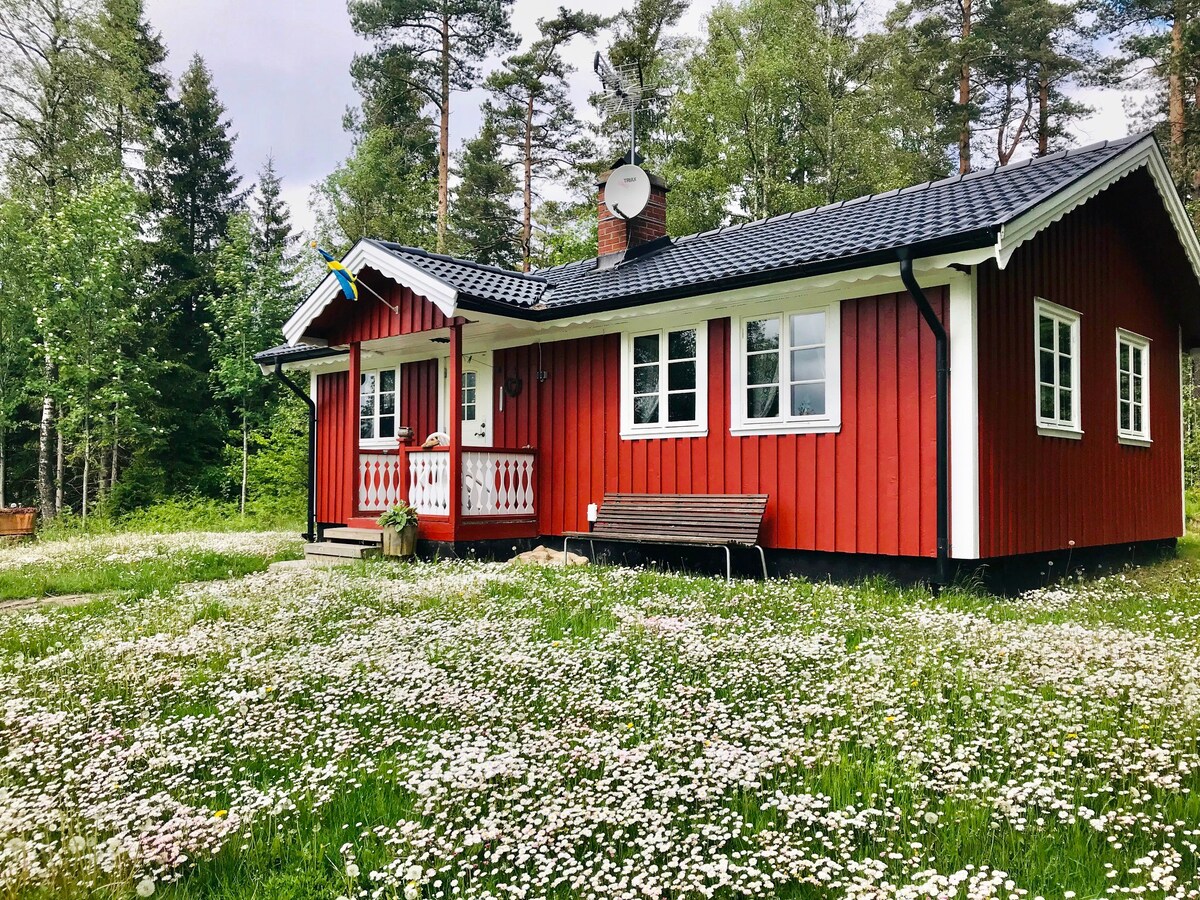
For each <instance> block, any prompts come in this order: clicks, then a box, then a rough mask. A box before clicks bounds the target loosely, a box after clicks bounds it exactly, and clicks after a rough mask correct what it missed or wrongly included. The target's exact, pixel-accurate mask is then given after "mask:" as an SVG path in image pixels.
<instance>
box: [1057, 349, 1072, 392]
mask: <svg viewBox="0 0 1200 900" xmlns="http://www.w3.org/2000/svg"><path fill="white" fill-rule="evenodd" d="M1058 384H1059V386H1060V387H1074V385H1073V384H1071V357H1069V356H1059V357H1058Z"/></svg>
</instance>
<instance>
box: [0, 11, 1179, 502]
mask: <svg viewBox="0 0 1200 900" xmlns="http://www.w3.org/2000/svg"><path fill="white" fill-rule="evenodd" d="M631 4H632V5H631V6H629V7H628V8H626V9H624V10H622V11H620V12H619V13H618V14H616V15H613V16H611V17H608V16H601V15H598V14H595V13H593V12H591V11H590V10H589V9H587V8H580V9H572V8H567V7H558V8H553V9H550V8H548V9H547V10H546V14H545V15H544V16H543V17H542V18H540V19H538V21H537V26H536V29H535V33H533V34H531V35H526V36H525V38H524V39H522V38H521V37H519V36H518V34H517V33H516V31H515V30H514V27H513V2H512V0H350V3H349V4H348V6H346V7H343V6H342V5H341V2H340V0H330V4H329V5H330V9H329V11H328V15H329V16H348V17H349V22H350V24H351V26H352V28H353V30H354V31H355V33H356V34H357V35H359V36H360V37H361V38H362V39H363V46H364V48H365V49H364V50H363V52H361V53H359V54H357V55H356V56H355V57H354V58H353V60H352V61H350V75H351V77H352V80H353V83H354V86H355V90H356V92H357V95H358V102H357V103H356V104H354V105H353V106H352V107H351V108H349V109H347V110H346V111H345V115H344V117H343V127H344V128H345V129H346V131H347V133H348V134H349V136H350V139H351V148H352V149H351V152H350V154H349V155H348V157H347V158H346V159H344V160H343V161H342V162H341V163H340V164H338V165H337V166H336V167H335V168H334V169H333V171H331V172H329V173H328V175H327V177H324V178H323V179H321V180H320V181H319V182H318V183H317V184H316V185H315V187H313V189H312V191H311V195H310V197H309V209H307V210H302V211H301V212H302V215H301V217H300V218H302V219H303V220H304V221H305V222H306V223H311V226H310V227H309V228H306V229H304V232H303V233H301V229H299V228H297V227H296V225H295V224H294V221H293V216H292V211H291V210H290V209H289V207H288V204H287V203H286V202H285V201H284V183H283V178H282V176H281V174H280V172H279V171H278V167H277V165H276V163H275V161H274V160H273V159H272V158H270V157H268V158H266V159H263V160H262V161H261V164H260V165H259V166H258V168H257V170H256V171H255V172H253V173H244V172H239V171H238V170H237V168H236V166H235V162H234V147H235V141H236V128H235V124H236V123H234V122H232V121H231V120H230V117H229V115H228V114H227V112H226V109H225V107H224V105H223V104H222V101H221V98H220V97H219V96H218V92H217V90H216V87H215V84H214V78H213V73H212V72H211V71H210V69H209V67H208V65H207V64H206V62H205V60H204V59H203V58H202V57H200V56H198V55H197V56H194V57H193V58H192V59H191V60H190V62H189V64H188V65H187V66H186V68H185V69H183V70H182V74H180V75H179V77H177V78H173V77H171V75H170V74H169V72H170V67H169V65H168V52H169V48H168V47H167V46H166V45H165V42H164V40H163V38H162V36H161V35H160V33H159V32H158V30H157V29H156V28H155V25H154V23H153V21H151V19H150V17H149V15H148V12H147V8H146V6H145V3H144V0H0V506H6V505H10V504H13V503H17V504H29V505H34V506H37V507H38V508H39V510H40V513H41V515H42V517H43V519H55V518H57V519H59V521H60V522H61V521H81V522H88V521H90V522H91V523H102V522H110V521H112V520H113V519H116V518H119V517H122V516H128V515H130V514H131V513H133V512H135V511H138V510H144V509H146V508H148V507H153V506H155V505H156V504H157V505H161V504H163V503H164V502H166V503H168V505H169V504H172V503H173V504H175V505H176V506H178V505H179V504H181V503H184V504H186V503H193V504H194V503H196V502H200V503H203V504H207V506H208V508H210V509H217V510H221V511H225V512H232V511H233V509H232V508H233V507H236V511H238V512H240V513H242V514H249V515H252V516H258V517H277V518H278V517H283V518H292V519H294V518H296V517H297V516H298V515H302V510H303V501H302V500H301V499H300V497H301V496H302V494H303V491H304V487H305V483H306V468H305V457H304V454H305V452H306V447H307V443H306V441H305V438H304V431H305V428H306V416H305V409H304V406H303V404H301V403H300V402H299V401H297V400H296V398H294V397H293V396H291V395H290V394H289V393H288V392H287V391H286V390H283V389H281V387H280V386H279V385H278V384H277V383H275V382H274V381H273V380H272V379H269V378H267V377H265V376H263V375H262V373H261V372H260V371H259V369H258V367H257V366H256V365H255V364H254V362H253V358H252V357H253V354H254V353H255V352H257V351H258V350H261V349H263V348H266V347H269V346H271V345H273V344H276V343H279V341H280V328H281V326H282V324H283V322H284V321H285V320H286V319H287V317H288V315H289V314H290V313H291V311H292V310H293V309H294V307H295V306H296V304H297V302H298V301H299V299H300V298H301V297H302V296H303V295H304V294H305V292H306V291H307V290H308V289H310V288H311V286H312V285H313V284H314V283H315V281H316V280H317V279H318V278H319V277H320V276H321V270H320V267H319V265H318V263H317V261H316V258H315V256H314V255H313V254H312V253H311V252H310V251H309V250H308V247H307V244H308V241H309V240H316V241H318V242H319V243H321V244H322V245H323V246H326V247H327V248H328V249H330V250H332V251H334V252H341V251H344V250H346V249H348V248H349V247H350V246H351V245H352V244H353V243H354V242H355V241H357V240H358V239H360V238H363V237H381V238H386V239H389V240H394V241H398V242H400V243H403V244H407V245H411V246H419V247H424V248H426V249H429V250H431V251H435V252H443V253H451V254H454V255H458V256H465V257H468V258H472V259H475V260H478V261H479V262H483V263H488V264H492V265H497V266H503V267H508V268H514V269H525V270H528V269H532V268H539V267H543V266H547V265H553V264H557V263H561V262H567V261H570V260H574V259H580V258H586V257H589V256H592V255H594V254H595V245H596V216H595V206H594V196H593V193H594V181H595V176H596V174H597V173H599V172H600V171H602V170H603V169H605V168H607V167H608V166H610V165H611V164H612V162H613V161H614V160H615V159H617V158H618V157H620V156H621V155H623V154H625V153H627V152H628V137H627V132H628V119H627V117H626V116H624V115H617V114H614V113H610V112H607V111H606V110H605V108H604V106H603V104H602V103H601V98H600V97H599V96H593V97H591V98H590V99H589V102H588V103H586V104H576V103H575V102H573V99H572V91H571V90H570V85H571V79H572V78H573V77H575V69H576V64H575V61H576V60H578V59H579V56H580V53H579V48H580V46H586V47H587V48H589V49H590V48H591V47H592V46H594V47H595V48H596V49H597V50H599V51H600V52H601V53H603V55H604V56H605V57H606V58H607V59H608V60H609V61H610V62H611V63H612V64H614V65H617V66H635V67H637V68H638V69H640V71H641V72H642V73H643V77H644V78H645V79H646V81H647V83H649V84H652V85H654V86H657V88H658V89H659V90H658V92H657V93H658V97H657V99H656V100H655V101H654V102H652V103H650V104H648V105H647V107H646V109H645V110H644V112H643V113H642V114H641V116H640V118H639V123H638V125H639V146H638V150H639V152H640V153H641V154H642V155H643V156H644V157H645V159H646V164H647V165H648V167H649V168H651V169H653V170H654V171H655V172H657V173H658V174H660V175H662V176H663V177H664V178H666V179H667V181H668V182H669V184H670V185H671V190H672V193H671V204H670V209H669V221H668V227H669V230H670V232H671V233H672V234H675V235H681V234H687V233H691V232H696V231H703V230H706V229H710V228H714V227H718V226H720V225H724V224H728V223H732V222H739V221H748V220H752V219H757V218H762V217H766V216H771V215H775V214H778V213H783V212H788V211H793V210H798V209H803V208H806V207H809V206H814V205H819V204H823V203H831V202H836V201H839V200H844V199H849V198H852V197H856V196H860V195H862V194H867V193H872V192H877V191H885V190H889V189H892V188H896V187H902V186H905V185H909V184H913V183H917V182H921V181H925V180H929V179H934V178H939V177H943V176H945V175H948V174H951V173H953V172H968V171H972V170H975V169H979V168H983V167H989V166H994V165H1006V164H1008V163H1010V162H1012V161H1014V160H1018V159H1023V158H1026V157H1028V156H1040V155H1046V154H1049V153H1054V152H1057V151H1059V150H1061V149H1064V148H1066V147H1069V146H1071V145H1072V144H1073V143H1075V142H1076V135H1077V134H1078V130H1079V129H1078V127H1077V126H1078V124H1079V123H1080V122H1081V121H1084V120H1085V119H1086V118H1087V117H1088V116H1089V115H1090V114H1091V113H1092V109H1091V108H1090V107H1089V106H1088V104H1087V103H1085V102H1083V99H1082V98H1085V97H1086V98H1097V97H1100V98H1106V97H1112V96H1120V97H1123V98H1125V109H1124V112H1125V119H1126V128H1125V131H1134V130H1139V129H1143V128H1153V129H1155V130H1156V132H1157V133H1158V135H1159V139H1160V141H1161V143H1162V146H1163V147H1164V149H1165V151H1166V152H1167V155H1168V159H1169V162H1170V164H1171V167H1172V170H1173V173H1174V176H1175V181H1176V185H1177V187H1178V189H1179V191H1180V193H1181V195H1182V196H1183V198H1184V200H1185V202H1186V203H1187V205H1188V208H1189V210H1190V211H1191V212H1192V214H1193V220H1194V221H1195V220H1196V218H1197V216H1200V10H1194V9H1193V8H1192V6H1191V0H1077V2H1058V0H909V2H900V3H897V4H895V5H891V6H887V5H879V4H873V3H871V2H868V0H859V2H852V0H822V2H813V0H739V2H723V3H719V4H718V5H716V6H715V7H713V8H711V9H710V10H708V11H706V12H705V13H704V15H703V16H702V17H701V21H702V27H701V28H700V30H699V32H698V33H696V32H695V30H694V29H693V30H688V29H686V28H685V27H683V25H682V23H684V22H685V20H686V18H687V17H688V15H689V9H688V0H631ZM481 89H482V95H483V97H484V100H483V102H482V104H481V105H479V108H478V109H477V110H473V112H474V115H473V116H472V121H476V120H477V121H478V122H479V127H478V129H477V131H475V133H473V134H471V135H469V136H467V137H466V138H465V139H460V140H458V141H454V140H452V130H451V121H452V116H454V115H457V114H459V113H460V112H461V111H462V110H461V108H460V106H459V105H460V104H464V103H467V104H477V100H475V99H474V98H476V97H478V96H479V94H480V90H481ZM468 92H471V95H470V97H469V98H468V97H467V94H468ZM1105 136H1106V137H1114V138H1115V137H1120V136H1122V134H1111V135H1105ZM309 232H311V233H309ZM1190 370H1191V369H1190V366H1189V367H1188V371H1189V373H1190ZM1186 399H1187V404H1186V419H1187V422H1188V426H1189V427H1188V447H1187V454H1186V457H1187V466H1186V468H1187V475H1188V480H1189V484H1191V485H1195V484H1196V483H1197V481H1198V480H1200V437H1198V435H1200V410H1198V409H1197V403H1196V400H1195V395H1194V391H1193V390H1192V389H1191V386H1190V384H1189V386H1188V389H1187V390H1186Z"/></svg>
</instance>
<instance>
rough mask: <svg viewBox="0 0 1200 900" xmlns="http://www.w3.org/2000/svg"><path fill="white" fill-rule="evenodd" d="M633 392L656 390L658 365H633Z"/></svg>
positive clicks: (650, 392)
mask: <svg viewBox="0 0 1200 900" xmlns="http://www.w3.org/2000/svg"><path fill="white" fill-rule="evenodd" d="M633 392H634V393H635V394H654V393H657V392H658V366H635V367H634V369H633Z"/></svg>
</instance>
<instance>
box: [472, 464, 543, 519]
mask: <svg viewBox="0 0 1200 900" xmlns="http://www.w3.org/2000/svg"><path fill="white" fill-rule="evenodd" d="M534 459H535V454H534V453H533V451H531V450H464V451H463V462H462V468H463V473H462V478H463V490H462V512H463V515H464V516H532V515H535V514H536V512H537V510H536V507H535V506H534V503H533V487H534V468H533V462H534Z"/></svg>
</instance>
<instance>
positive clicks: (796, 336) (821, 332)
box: [791, 312, 825, 347]
mask: <svg viewBox="0 0 1200 900" xmlns="http://www.w3.org/2000/svg"><path fill="white" fill-rule="evenodd" d="M791 326H792V346H793V347H807V346H810V345H811V344H824V343H825V313H823V312H819V313H804V314H802V315H795V316H792V321H791Z"/></svg>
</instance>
